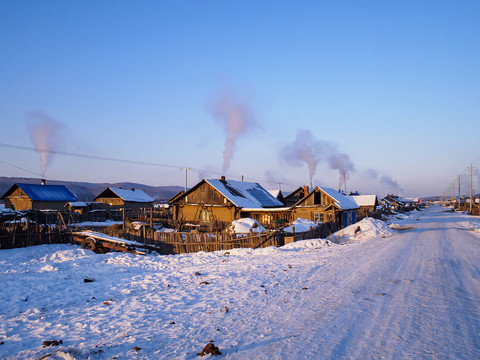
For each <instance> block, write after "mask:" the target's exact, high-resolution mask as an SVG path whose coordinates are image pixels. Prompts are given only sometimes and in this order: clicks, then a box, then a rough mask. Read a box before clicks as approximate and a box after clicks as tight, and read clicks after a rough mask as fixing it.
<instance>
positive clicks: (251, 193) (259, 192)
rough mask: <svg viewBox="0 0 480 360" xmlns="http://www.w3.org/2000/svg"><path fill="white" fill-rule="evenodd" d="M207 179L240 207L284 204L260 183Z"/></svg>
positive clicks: (264, 206)
mask: <svg viewBox="0 0 480 360" xmlns="http://www.w3.org/2000/svg"><path fill="white" fill-rule="evenodd" d="M205 181H206V182H207V183H208V184H210V185H211V186H213V187H214V188H215V189H216V190H217V191H218V192H219V193H221V194H222V195H223V196H225V197H226V198H227V199H228V200H230V201H231V202H232V203H233V204H234V205H236V206H237V207H239V208H248V209H258V208H269V207H280V206H284V205H283V203H282V202H281V201H280V200H278V199H276V198H275V197H274V196H272V195H271V194H270V193H269V192H268V191H267V190H265V189H264V188H263V187H262V186H261V185H260V184H258V183H253V182H247V181H235V180H219V179H205Z"/></svg>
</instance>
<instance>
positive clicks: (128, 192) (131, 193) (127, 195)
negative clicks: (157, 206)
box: [109, 187, 154, 202]
mask: <svg viewBox="0 0 480 360" xmlns="http://www.w3.org/2000/svg"><path fill="white" fill-rule="evenodd" d="M109 189H110V190H112V191H113V192H114V193H115V194H116V195H118V197H120V198H121V199H123V200H124V201H131V202H152V201H153V200H154V198H152V197H151V196H149V195H147V194H145V192H144V191H143V190H140V189H120V188H112V187H111V188H109Z"/></svg>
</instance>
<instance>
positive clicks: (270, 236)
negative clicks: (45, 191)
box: [104, 226, 284, 255]
mask: <svg viewBox="0 0 480 360" xmlns="http://www.w3.org/2000/svg"><path fill="white" fill-rule="evenodd" d="M104 232H105V233H106V234H108V235H111V236H116V237H120V238H123V239H127V240H135V241H138V242H140V243H142V244H145V245H147V246H151V248H152V249H154V250H156V251H158V252H159V253H160V254H163V255H168V254H184V253H192V252H199V251H205V252H211V251H217V250H231V249H235V248H254V249H256V248H261V247H268V246H281V245H283V243H284V242H283V238H284V234H283V233H282V232H280V231H269V232H266V233H261V234H255V233H250V234H247V235H245V236H240V235H236V234H226V233H199V232H172V233H168V232H158V231H156V232H155V231H153V230H152V229H150V228H147V227H145V226H144V227H142V229H140V230H137V231H135V230H132V229H105V230H104Z"/></svg>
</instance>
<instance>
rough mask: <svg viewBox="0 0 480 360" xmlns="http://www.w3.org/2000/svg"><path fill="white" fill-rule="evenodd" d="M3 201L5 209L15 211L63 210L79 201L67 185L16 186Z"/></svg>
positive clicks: (4, 195) (5, 195) (3, 197)
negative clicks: (69, 204)
mask: <svg viewBox="0 0 480 360" xmlns="http://www.w3.org/2000/svg"><path fill="white" fill-rule="evenodd" d="M43 184H44V182H43ZM1 199H2V200H4V201H5V208H10V209H14V210H47V209H48V210H63V209H64V207H65V205H66V204H67V203H68V202H71V201H77V200H78V199H77V197H76V196H75V195H74V194H73V193H72V192H71V191H70V190H68V189H67V187H66V186H65V185H36V184H21V183H17V184H14V185H13V186H12V187H11V188H10V189H9V190H8V191H7V192H6V193H5V194H3V196H2V197H1Z"/></svg>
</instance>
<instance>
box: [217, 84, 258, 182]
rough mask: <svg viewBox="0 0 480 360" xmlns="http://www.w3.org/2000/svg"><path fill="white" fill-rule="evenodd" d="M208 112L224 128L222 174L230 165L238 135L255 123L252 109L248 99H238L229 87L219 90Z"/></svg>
mask: <svg viewBox="0 0 480 360" xmlns="http://www.w3.org/2000/svg"><path fill="white" fill-rule="evenodd" d="M208 112H209V113H210V114H211V115H212V116H213V118H214V119H215V120H216V121H218V122H219V123H220V124H221V125H222V126H223V128H224V131H225V134H226V136H227V137H226V139H225V150H224V151H223V166H222V169H223V174H225V173H226V171H227V169H228V168H229V167H230V160H231V159H232V157H233V153H234V150H235V147H236V141H237V139H238V137H239V136H241V135H243V134H245V133H246V132H247V131H248V130H249V129H251V128H252V127H254V126H255V125H256V122H255V117H254V115H253V111H252V109H251V107H250V105H249V103H248V101H246V100H243V101H240V100H238V99H237V96H236V94H235V93H234V92H233V91H232V90H230V89H223V90H221V91H219V92H218V93H217V94H216V95H215V96H214V99H213V101H212V102H211V103H210V104H209V106H208Z"/></svg>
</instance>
